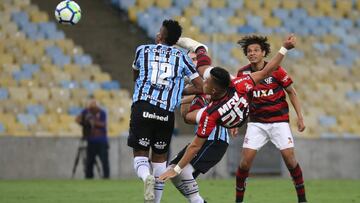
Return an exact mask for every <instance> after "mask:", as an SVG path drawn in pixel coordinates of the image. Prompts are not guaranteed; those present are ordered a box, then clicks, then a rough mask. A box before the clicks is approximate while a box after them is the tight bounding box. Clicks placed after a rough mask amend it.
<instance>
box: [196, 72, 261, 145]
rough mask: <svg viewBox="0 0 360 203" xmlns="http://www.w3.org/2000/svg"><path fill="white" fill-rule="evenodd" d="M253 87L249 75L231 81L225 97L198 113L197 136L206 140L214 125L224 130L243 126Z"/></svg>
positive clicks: (247, 113)
mask: <svg viewBox="0 0 360 203" xmlns="http://www.w3.org/2000/svg"><path fill="white" fill-rule="evenodd" d="M254 86H255V83H254V81H253V79H252V78H251V77H250V75H244V76H242V77H238V78H235V79H233V80H232V81H231V87H229V89H228V91H227V93H226V95H225V96H223V97H222V98H221V99H219V100H215V101H211V102H210V103H209V105H208V106H207V107H206V108H203V109H201V110H200V111H199V112H198V115H200V116H199V117H200V119H199V126H198V130H197V132H196V134H197V136H199V137H201V138H207V137H208V136H209V135H210V134H211V132H212V130H213V129H214V128H215V127H216V125H220V126H223V127H226V128H233V127H239V126H241V125H243V124H244V122H245V120H246V118H247V117H248V115H249V103H250V100H251V94H250V93H251V92H252V90H253V88H254Z"/></svg>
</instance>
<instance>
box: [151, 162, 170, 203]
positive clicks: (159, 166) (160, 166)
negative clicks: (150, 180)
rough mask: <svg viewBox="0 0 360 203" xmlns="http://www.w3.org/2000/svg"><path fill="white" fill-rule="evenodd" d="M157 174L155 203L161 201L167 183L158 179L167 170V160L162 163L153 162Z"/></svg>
mask: <svg viewBox="0 0 360 203" xmlns="http://www.w3.org/2000/svg"><path fill="white" fill-rule="evenodd" d="M151 165H152V167H153V174H154V176H155V203H160V200H161V196H162V193H163V190H164V186H165V183H164V182H162V181H158V178H159V176H160V175H161V174H162V173H164V172H165V171H166V161H165V162H162V163H154V162H151Z"/></svg>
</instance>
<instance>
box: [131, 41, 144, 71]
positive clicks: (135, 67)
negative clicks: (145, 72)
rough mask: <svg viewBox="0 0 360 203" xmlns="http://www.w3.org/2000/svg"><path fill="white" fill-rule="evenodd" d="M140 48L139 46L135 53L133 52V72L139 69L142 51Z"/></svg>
mask: <svg viewBox="0 0 360 203" xmlns="http://www.w3.org/2000/svg"><path fill="white" fill-rule="evenodd" d="M142 48H143V46H139V47H138V48H137V49H136V52H135V59H134V62H133V64H132V68H133V69H135V70H139V67H140V66H139V63H140V61H139V56H140V53H141V50H143V49H142Z"/></svg>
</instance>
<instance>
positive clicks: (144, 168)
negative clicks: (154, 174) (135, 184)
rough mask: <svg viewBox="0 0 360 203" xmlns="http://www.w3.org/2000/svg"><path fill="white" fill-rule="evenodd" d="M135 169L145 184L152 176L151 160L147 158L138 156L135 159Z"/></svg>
mask: <svg viewBox="0 0 360 203" xmlns="http://www.w3.org/2000/svg"><path fill="white" fill-rule="evenodd" d="M134 169H135V173H136V175H137V176H138V177H139V178H141V179H142V180H143V181H144V182H145V179H146V177H147V176H148V175H150V164H149V158H148V157H145V156H136V157H135V158H134Z"/></svg>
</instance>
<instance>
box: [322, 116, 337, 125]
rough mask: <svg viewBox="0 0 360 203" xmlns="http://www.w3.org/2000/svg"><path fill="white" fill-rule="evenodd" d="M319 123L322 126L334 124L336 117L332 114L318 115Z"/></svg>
mask: <svg viewBox="0 0 360 203" xmlns="http://www.w3.org/2000/svg"><path fill="white" fill-rule="evenodd" d="M318 120H319V124H320V125H321V126H324V127H330V126H334V125H336V123H337V121H336V117H334V116H324V115H322V116H319V118H318Z"/></svg>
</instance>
